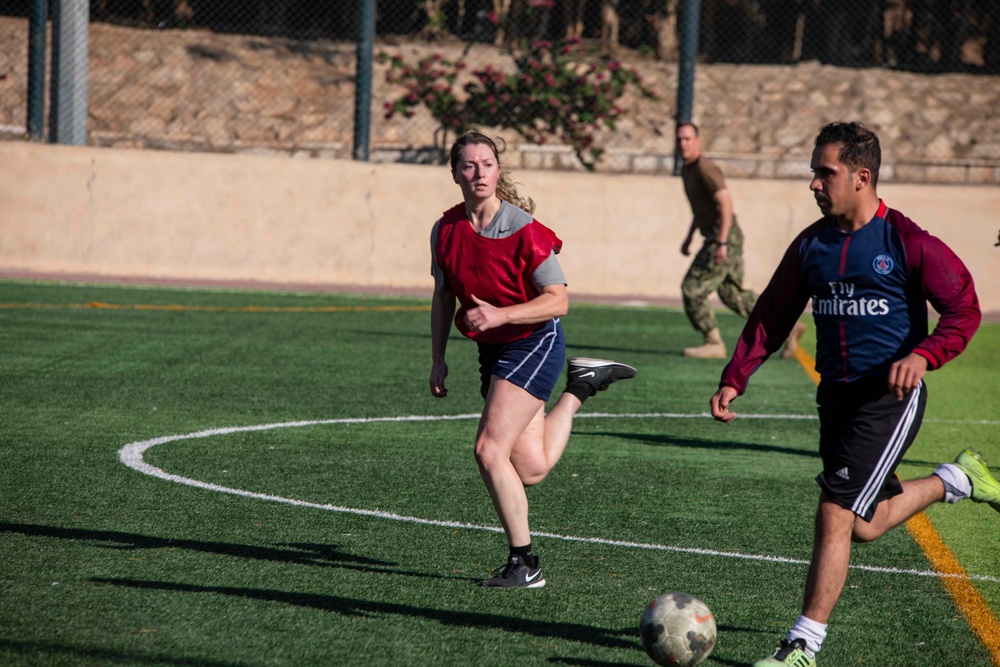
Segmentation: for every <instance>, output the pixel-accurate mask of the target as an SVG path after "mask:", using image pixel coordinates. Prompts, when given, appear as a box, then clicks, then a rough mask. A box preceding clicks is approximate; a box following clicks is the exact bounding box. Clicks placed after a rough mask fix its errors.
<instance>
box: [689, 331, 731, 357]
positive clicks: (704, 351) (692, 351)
mask: <svg viewBox="0 0 1000 667" xmlns="http://www.w3.org/2000/svg"><path fill="white" fill-rule="evenodd" d="M684 356H685V357H694V358H695V359H725V358H726V344H725V343H723V342H722V336H721V335H719V328H718V327H716V328H714V329H711V330H710V331H708V332H707V333H706V334H705V344H704V345H699V346H698V347H685V348H684Z"/></svg>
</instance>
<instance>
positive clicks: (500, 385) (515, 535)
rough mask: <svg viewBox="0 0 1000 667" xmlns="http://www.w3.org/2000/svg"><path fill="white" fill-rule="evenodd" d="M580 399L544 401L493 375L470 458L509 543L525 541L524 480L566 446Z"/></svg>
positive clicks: (540, 475)
mask: <svg viewBox="0 0 1000 667" xmlns="http://www.w3.org/2000/svg"><path fill="white" fill-rule="evenodd" d="M579 408H580V400H579V399H578V398H576V397H575V396H572V395H566V394H564V395H563V396H562V397H560V399H559V401H558V402H557V403H556V406H555V407H554V408H553V410H552V414H551V415H550V417H551V418H549V417H546V416H545V404H544V403H543V402H542V401H541V400H540V399H538V398H535V397H534V396H532V395H531V394H529V393H528V392H527V391H525V390H524V389H522V388H520V387H518V386H516V385H514V384H511V383H510V382H507V381H506V380H502V379H500V378H498V377H494V378H493V381H492V382H491V384H490V391H489V394H488V395H487V397H486V408H485V409H484V410H483V416H482V418H481V419H480V421H479V433H478V435H477V436H476V462H477V464H478V465H479V474H480V475H481V476H482V478H483V482H484V483H485V484H486V489H487V491H489V494H490V498H491V499H492V500H493V507H494V508H495V509H496V512H497V516H498V517H499V519H500V523H501V524H502V525H503V527H504V531H505V532H506V533H507V539H508V541H509V543H510V544H511V546H520V545H524V544H528V543H529V542H531V533H530V531H529V530H528V498H527V495H526V494H525V492H524V487H525V485H531V484H537V483H538V482H540V481H541V480H542V479H544V478H545V476H546V475H547V474H548V473H549V471H550V470H551V469H552V467H553V466H554V465H555V464H556V462H558V460H559V458H560V457H561V456H562V453H563V451H564V450H565V449H566V443H567V441H568V440H569V433H570V430H571V429H572V426H573V415H575V414H576V411H577V410H578V409H579Z"/></svg>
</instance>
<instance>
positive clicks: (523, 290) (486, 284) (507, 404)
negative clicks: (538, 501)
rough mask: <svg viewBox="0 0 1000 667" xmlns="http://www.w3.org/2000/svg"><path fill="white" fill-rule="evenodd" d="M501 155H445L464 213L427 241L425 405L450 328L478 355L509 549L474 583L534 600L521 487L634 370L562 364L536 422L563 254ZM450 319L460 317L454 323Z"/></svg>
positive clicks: (476, 146)
mask: <svg viewBox="0 0 1000 667" xmlns="http://www.w3.org/2000/svg"><path fill="white" fill-rule="evenodd" d="M501 152H502V149H500V148H498V147H497V144H496V143H495V142H494V141H493V140H492V139H490V138H489V137H487V136H485V135H483V134H480V133H478V132H470V133H468V134H465V135H463V136H461V137H459V139H458V140H457V141H456V142H455V144H454V145H453V146H452V149H451V173H452V178H453V179H454V181H455V183H456V184H457V185H458V186H459V188H461V190H462V198H463V201H462V203H460V204H457V205H456V206H454V207H453V208H451V209H449V210H448V211H445V213H444V214H443V216H442V217H441V219H440V220H438V221H437V223H435V225H434V228H433V231H432V232H431V252H432V256H433V261H432V274H433V275H434V281H435V289H434V296H433V300H432V304H431V352H432V359H433V363H432V367H431V375H430V389H431V393H432V394H433V395H434V396H437V397H439V398H442V397H444V396H447V395H448V390H447V389H446V387H445V380H446V378H447V376H448V365H447V363H445V349H446V347H447V343H448V333H449V331H450V330H451V322H452V320H453V319H454V322H455V326H456V327H457V328H458V330H459V331H460V332H461V333H462V334H463V335H465V336H467V337H469V338H471V339H472V340H474V341H476V343H477V344H478V347H479V368H480V379H481V391H482V395H483V398H484V399H485V401H486V404H485V407H484V408H483V414H482V417H481V418H480V420H479V428H478V431H477V433H476V446H475V456H476V463H477V464H478V466H479V474H480V475H481V476H482V479H483V482H484V483H485V484H486V489H487V491H488V492H489V494H490V498H491V499H492V501H493V506H494V508H495V509H496V512H497V516H498V517H499V519H500V523H501V524H502V525H503V529H504V532H505V533H506V536H507V541H508V545H509V548H510V550H509V554H508V558H507V563H506V564H505V565H504V566H502V567H500V568H498V570H497V572H496V573H495V574H494V576H492V577H490V578H488V579H485V580H483V581H481V582H480V584H481V585H483V586H487V587H491V588H540V587H542V586H544V585H545V577H544V576H543V575H542V569H541V567H540V565H539V562H538V557H537V556H536V555H535V554H534V552H533V551H532V544H531V533H530V531H529V529H528V499H527V494H526V493H525V487H528V486H532V485H534V484H538V483H539V482H541V481H542V480H543V479H545V477H546V475H548V473H549V471H550V470H552V468H553V467H554V466H555V464H556V463H557V462H558V461H559V458H560V457H561V456H562V453H563V451H564V450H565V448H566V443H567V441H568V440H569V434H570V431H571V429H572V426H573V417H574V415H575V414H576V412H577V410H579V409H580V406H581V405H582V404H583V402H584V401H585V400H586V399H587V398H588V397H590V396H593V395H594V394H595V393H597V392H598V391H602V390H604V389H607V387H608V386H609V385H611V384H612V383H613V382H616V381H618V380H622V379H626V378H631V377H635V374H636V371H635V369H634V368H632V367H631V366H627V365H625V364H620V363H617V362H614V361H607V360H604V359H589V358H584V357H573V358H571V359H569V367H568V369H567V374H568V378H567V386H566V390H565V391H564V392H563V394H562V395H561V396H560V397H559V400H558V401H557V402H556V404H555V406H554V407H553V408H552V410H551V411H550V412H549V413H548V414H545V402H546V401H547V400H548V399H549V397H550V396H551V394H552V392H553V391H554V389H555V386H556V382H557V381H558V379H559V375H560V373H561V372H562V367H563V364H564V362H565V361H566V342H565V338H564V337H563V331H562V325H561V324H560V318H561V317H563V316H564V315H566V313H567V311H568V309H569V298H568V296H567V293H566V279H565V277H564V276H563V273H562V270H561V269H560V267H559V263H558V261H557V259H556V253H558V252H559V250H560V248H561V246H562V242H561V241H560V240H559V238H558V237H557V236H556V235H555V233H554V232H552V230H550V229H549V228H547V227H545V226H544V225H542V223H540V222H538V221H537V220H535V219H534V218H533V217H532V212H533V210H534V202H532V201H531V200H530V199H524V198H522V197H521V196H520V195H519V194H518V192H517V189H516V188H515V187H514V185H513V184H512V183H511V181H510V179H509V176H508V175H507V173H506V172H505V171H504V170H503V169H502V167H501V164H500V153H501ZM456 307H457V312H456Z"/></svg>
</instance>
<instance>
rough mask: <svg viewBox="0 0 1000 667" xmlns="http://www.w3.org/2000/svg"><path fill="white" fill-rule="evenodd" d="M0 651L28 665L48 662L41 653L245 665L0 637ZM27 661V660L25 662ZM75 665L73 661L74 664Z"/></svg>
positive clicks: (94, 659)
mask: <svg viewBox="0 0 1000 667" xmlns="http://www.w3.org/2000/svg"><path fill="white" fill-rule="evenodd" d="M0 651H5V652H8V653H17V654H21V655H24V656H31V658H32V659H33V660H38V661H39V662H37V663H36V662H32V663H30V664H39V665H42V664H49V663H46V662H44V660H46V658H45V657H43V656H48V659H50V660H52V661H53V662H55V661H56V656H62V657H64V658H65V657H66V656H72V657H74V658H79V659H81V660H86V661H87V662H88V664H101V665H180V666H181V667H184V666H186V665H190V666H191V667H246V666H247V664H248V663H245V662H223V661H221V660H206V659H205V658H203V657H198V658H176V657H173V656H167V655H139V654H137V653H129V652H124V651H114V650H112V649H102V648H93V647H83V646H71V645H69V644H52V643H49V642H26V641H10V640H5V639H0ZM25 664H29V663H25ZM73 664H75V663H73Z"/></svg>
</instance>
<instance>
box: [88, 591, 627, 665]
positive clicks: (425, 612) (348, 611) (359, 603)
mask: <svg viewBox="0 0 1000 667" xmlns="http://www.w3.org/2000/svg"><path fill="white" fill-rule="evenodd" d="M91 581H93V582H96V583H100V584H108V585H111V586H123V587H128V588H136V589H142V590H156V591H173V592H178V593H209V594H213V595H231V596H233V597H238V598H243V599H252V600H260V601H263V602H277V603H281V604H287V605H293V606H296V607H305V608H308V609H316V610H319V611H327V612H332V613H335V614H340V615H342V616H352V617H353V616H358V617H364V616H377V615H396V616H407V617H411V618H424V619H427V620H431V621H436V622H438V623H440V624H441V625H445V626H450V627H456V628H470V629H490V630H503V631H505V632H512V633H518V634H524V635H531V636H534V637H544V638H550V639H563V640H567V641H575V642H580V643H583V644H593V645H595V646H601V647H605V648H622V649H630V650H639V651H641V650H642V647H641V646H640V645H639V637H638V635H639V632H638V630H636V629H634V628H628V629H625V630H615V629H611V628H597V627H594V626H592V625H583V624H580V623H561V622H558V621H545V620H538V619H528V618H517V617H513V616H501V615H498V614H488V613H482V612H470V611H452V610H448V609H432V608H430V607H418V606H414V605H409V604H400V603H395V602H375V601H372V600H357V599H353V598H347V597H340V596H336V595H321V594H317V593H292V592H286V591H276V590H269V589H263V588H237V587H229V586H197V585H194V584H178V583H170V582H165V581H139V580H135V579H117V578H113V579H105V578H94V579H91Z"/></svg>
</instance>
